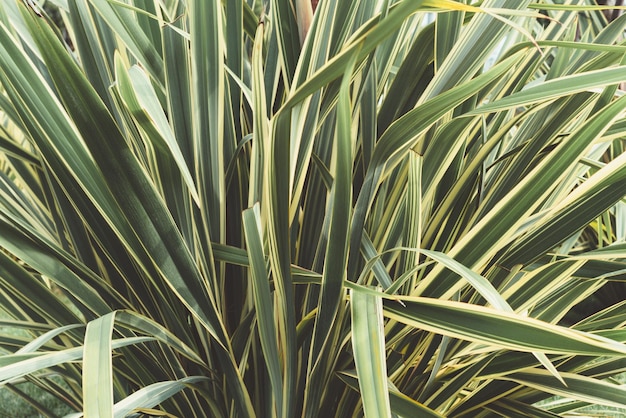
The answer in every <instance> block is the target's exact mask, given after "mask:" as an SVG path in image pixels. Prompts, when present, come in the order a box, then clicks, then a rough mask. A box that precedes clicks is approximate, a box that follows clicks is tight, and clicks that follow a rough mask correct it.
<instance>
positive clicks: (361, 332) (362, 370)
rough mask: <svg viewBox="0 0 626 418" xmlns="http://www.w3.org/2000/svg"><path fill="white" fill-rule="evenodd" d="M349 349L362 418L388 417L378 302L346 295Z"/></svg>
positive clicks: (362, 295) (359, 295) (358, 294)
mask: <svg viewBox="0 0 626 418" xmlns="http://www.w3.org/2000/svg"><path fill="white" fill-rule="evenodd" d="M350 306H351V312H352V350H353V352H354V363H355V365H356V373H357V377H358V379H359V388H360V392H361V400H362V402H363V411H364V413H365V416H366V417H391V407H390V404H389V387H388V385H387V367H386V364H385V357H386V356H385V336H384V335H385V334H384V328H383V305H382V299H380V298H377V297H375V296H372V295H370V294H366V293H361V292H359V291H354V290H353V291H352V292H350Z"/></svg>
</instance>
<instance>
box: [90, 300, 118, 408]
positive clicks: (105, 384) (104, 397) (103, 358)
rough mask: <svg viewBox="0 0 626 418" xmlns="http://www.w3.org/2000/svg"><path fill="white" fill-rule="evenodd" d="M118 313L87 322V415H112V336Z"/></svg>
mask: <svg viewBox="0 0 626 418" xmlns="http://www.w3.org/2000/svg"><path fill="white" fill-rule="evenodd" d="M114 322H115V312H111V313H110V314H107V315H105V316H103V317H101V318H98V319H96V320H94V321H91V322H89V323H88V324H87V331H86V333H85V348H84V354H83V399H84V403H85V406H84V408H85V409H84V414H85V416H88V417H90V416H98V417H112V416H113V376H112V375H113V371H112V369H113V363H112V362H113V360H112V353H111V348H112V347H111V342H112V341H111V336H112V332H113V323H114Z"/></svg>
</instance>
